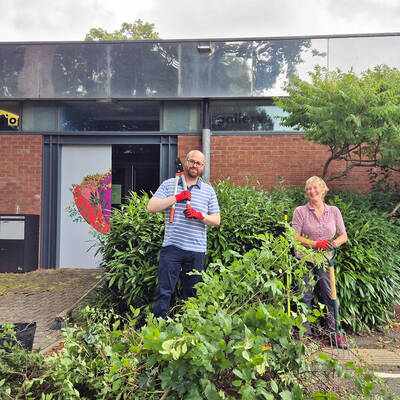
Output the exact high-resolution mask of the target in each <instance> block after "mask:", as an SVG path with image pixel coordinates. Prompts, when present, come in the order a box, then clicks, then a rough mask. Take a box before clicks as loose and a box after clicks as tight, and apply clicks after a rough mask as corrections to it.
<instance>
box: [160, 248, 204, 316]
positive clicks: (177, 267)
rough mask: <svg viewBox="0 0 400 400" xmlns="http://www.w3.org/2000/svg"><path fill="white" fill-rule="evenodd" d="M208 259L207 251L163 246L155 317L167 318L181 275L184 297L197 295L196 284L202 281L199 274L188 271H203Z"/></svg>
mask: <svg viewBox="0 0 400 400" xmlns="http://www.w3.org/2000/svg"><path fill="white" fill-rule="evenodd" d="M205 260H206V254H205V253H199V252H196V251H187V250H182V249H179V248H178V247H175V246H166V247H162V248H161V252H160V262H159V265H158V285H157V291H156V299H155V302H154V308H153V313H154V316H155V317H163V318H165V317H166V315H167V312H168V309H169V305H170V302H171V297H172V294H173V293H174V290H175V287H176V284H177V283H178V280H179V277H180V278H181V281H182V297H183V299H184V300H187V299H188V298H189V297H196V290H195V289H194V286H195V285H196V283H198V282H200V281H201V277H200V276H199V275H188V274H187V272H190V271H193V270H194V269H195V270H197V271H202V270H203V268H204V264H205Z"/></svg>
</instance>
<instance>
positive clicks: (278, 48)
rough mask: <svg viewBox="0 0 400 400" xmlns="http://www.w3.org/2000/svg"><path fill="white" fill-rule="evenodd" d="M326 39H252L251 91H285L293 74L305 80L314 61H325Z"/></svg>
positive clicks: (266, 93) (273, 93)
mask: <svg viewBox="0 0 400 400" xmlns="http://www.w3.org/2000/svg"><path fill="white" fill-rule="evenodd" d="M326 59H327V40H326V39H314V40H311V39H291V40H269V41H268V40H267V41H258V42H254V57H253V71H254V92H253V94H255V95H262V96H271V97H272V96H282V95H286V92H285V91H284V90H283V88H284V86H285V84H286V83H287V82H288V80H289V79H290V77H291V76H292V75H293V74H297V75H298V76H300V78H302V79H306V80H309V77H308V72H310V71H312V70H313V69H314V66H315V65H317V64H318V65H322V66H323V65H325V66H326V63H327V61H326Z"/></svg>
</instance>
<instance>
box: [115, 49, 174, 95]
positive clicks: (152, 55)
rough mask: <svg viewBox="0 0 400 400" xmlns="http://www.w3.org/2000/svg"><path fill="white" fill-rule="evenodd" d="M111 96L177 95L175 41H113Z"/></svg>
mask: <svg viewBox="0 0 400 400" xmlns="http://www.w3.org/2000/svg"><path fill="white" fill-rule="evenodd" d="M110 55H111V60H110V62H111V65H110V68H111V97H115V98H116V97H139V98H140V97H167V96H169V97H171V96H172V97H176V95H177V92H178V69H179V61H178V44H177V43H138V42H136V43H124V44H113V45H112V46H111V50H110Z"/></svg>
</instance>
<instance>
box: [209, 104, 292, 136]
mask: <svg viewBox="0 0 400 400" xmlns="http://www.w3.org/2000/svg"><path fill="white" fill-rule="evenodd" d="M210 109H211V130H212V131H257V132H260V131H264V132H265V131H266V132H290V131H293V129H292V128H286V127H283V126H281V123H280V118H279V117H281V116H284V115H287V113H285V112H284V111H283V110H282V109H281V108H279V107H277V106H274V105H273V104H272V100H248V101H246V100H242V101H212V102H211V103H210Z"/></svg>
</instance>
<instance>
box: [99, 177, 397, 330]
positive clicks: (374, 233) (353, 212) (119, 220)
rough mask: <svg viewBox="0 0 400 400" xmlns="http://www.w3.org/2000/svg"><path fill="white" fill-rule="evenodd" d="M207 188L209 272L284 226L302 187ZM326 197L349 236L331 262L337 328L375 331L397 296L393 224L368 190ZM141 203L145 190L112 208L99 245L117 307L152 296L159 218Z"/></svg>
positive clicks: (141, 303)
mask: <svg viewBox="0 0 400 400" xmlns="http://www.w3.org/2000/svg"><path fill="white" fill-rule="evenodd" d="M215 191H216V194H217V197H218V200H219V204H220V207H221V226H220V227H219V228H210V229H209V230H208V260H207V265H208V268H209V269H211V271H217V270H218V264H217V260H221V262H222V263H223V264H225V263H227V262H230V261H231V259H232V258H233V256H232V254H233V253H232V251H234V252H237V253H240V254H243V253H245V252H247V251H249V250H251V249H253V248H257V247H258V246H259V240H258V239H257V235H259V234H264V233H270V234H272V235H274V236H276V237H277V236H279V234H280V233H282V232H284V231H285V229H288V228H287V227H286V228H285V223H284V221H285V216H284V206H286V207H287V210H288V222H289V223H290V221H291V218H292V215H293V211H294V208H295V207H297V206H298V205H301V204H304V203H305V202H306V199H305V195H304V190H303V189H299V188H290V189H285V188H284V187H281V188H279V189H276V190H271V191H270V192H267V191H265V190H262V189H261V188H259V187H251V186H236V185H231V183H230V182H229V181H225V182H220V183H218V184H217V185H216V186H215ZM326 201H327V202H328V203H329V202H330V203H331V204H334V205H336V206H338V207H339V209H340V210H341V211H342V214H343V218H344V222H345V225H346V228H347V233H348V236H349V241H348V243H347V244H346V245H345V246H343V247H341V248H340V251H339V254H338V258H337V262H336V266H337V267H336V274H337V276H336V278H337V282H338V284H337V286H338V296H339V299H340V303H341V306H340V315H341V318H342V320H343V325H344V326H347V327H351V328H352V329H353V330H355V331H361V332H362V331H364V330H370V329H375V328H376V327H377V326H379V325H382V324H385V323H387V322H389V321H390V318H391V317H392V316H393V311H392V310H393V306H394V305H395V304H396V302H397V301H398V293H400V291H399V285H400V268H399V266H400V259H399V258H400V249H399V246H398V242H399V241H398V238H399V237H400V231H399V227H398V226H396V225H395V224H394V223H393V222H392V221H391V220H387V219H386V218H385V216H384V213H382V212H380V211H379V210H376V209H374V208H375V207H376V204H375V202H374V201H375V200H374V197H372V196H371V195H361V194H355V193H339V194H335V193H331V192H329V195H328V197H327V200H326ZM147 202H148V197H147V195H143V196H139V195H137V194H133V196H132V198H131V199H130V202H129V204H127V205H125V206H122V209H121V210H117V211H115V212H114V213H113V216H112V218H111V224H112V229H111V233H110V235H109V237H108V240H107V241H106V242H104V243H102V245H101V247H100V252H101V253H102V254H103V257H104V262H103V268H104V270H105V272H106V274H107V276H108V288H109V289H108V291H107V293H112V294H113V296H114V299H115V300H116V302H117V303H118V304H122V305H123V307H124V309H125V310H127V309H128V307H129V306H130V305H132V306H134V307H135V308H145V307H151V304H152V303H153V300H154V293H155V286H156V281H157V267H158V254H159V250H160V247H161V244H162V238H163V233H164V216H163V214H162V213H154V214H150V213H147V211H146V206H147ZM290 257H291V256H290V254H289V258H288V262H291V258H290ZM282 269H283V270H285V269H287V267H282ZM295 289H296V288H295V287H292V290H293V291H295Z"/></svg>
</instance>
